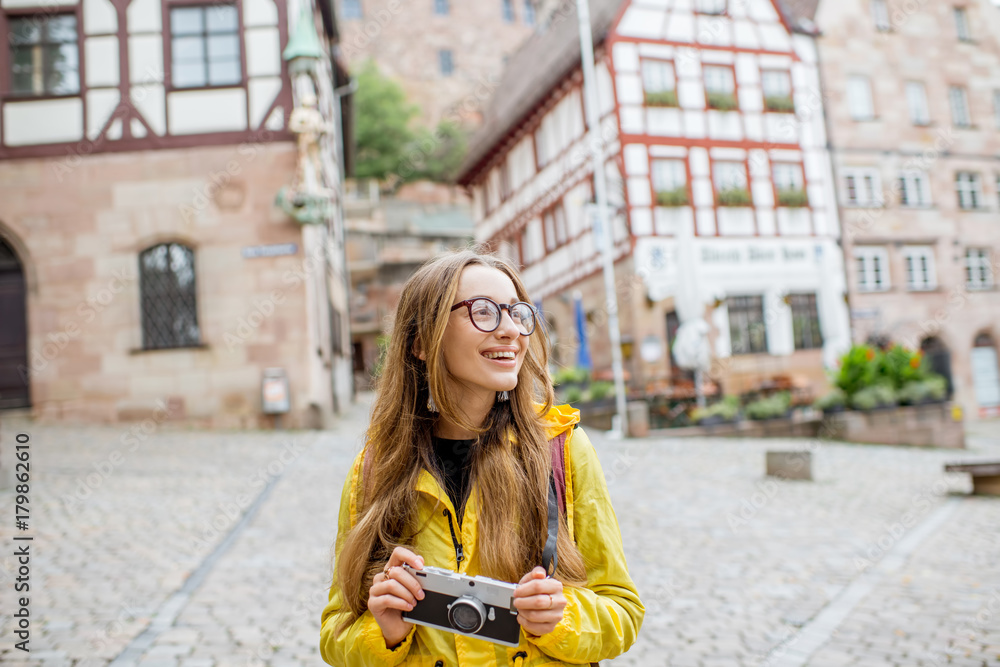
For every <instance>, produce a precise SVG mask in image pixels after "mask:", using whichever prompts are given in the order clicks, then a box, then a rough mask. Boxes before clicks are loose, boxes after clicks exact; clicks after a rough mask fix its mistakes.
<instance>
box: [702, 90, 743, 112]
mask: <svg viewBox="0 0 1000 667" xmlns="http://www.w3.org/2000/svg"><path fill="white" fill-rule="evenodd" d="M707 98H708V108H709V109H718V110H719V111H733V110H735V109H738V108H739V104H737V102H736V95H734V94H733V93H709V94H708V95H707Z"/></svg>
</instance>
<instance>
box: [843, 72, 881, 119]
mask: <svg viewBox="0 0 1000 667" xmlns="http://www.w3.org/2000/svg"><path fill="white" fill-rule="evenodd" d="M847 104H848V106H849V107H850V110H851V118H852V119H854V120H871V119H872V118H874V117H875V105H874V104H873V102H872V85H871V81H869V79H868V77H867V76H863V75H860V74H855V75H854V76H851V77H850V78H848V79H847Z"/></svg>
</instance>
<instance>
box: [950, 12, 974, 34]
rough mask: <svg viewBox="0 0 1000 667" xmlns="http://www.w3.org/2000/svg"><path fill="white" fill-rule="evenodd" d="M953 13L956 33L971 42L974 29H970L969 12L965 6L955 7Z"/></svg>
mask: <svg viewBox="0 0 1000 667" xmlns="http://www.w3.org/2000/svg"><path fill="white" fill-rule="evenodd" d="M953 14H954V17H955V33H956V34H957V35H958V39H959V40H961V41H963V42H971V41H972V31H971V30H970V29H969V12H968V11H967V10H966V9H965V7H955V9H954V12H953Z"/></svg>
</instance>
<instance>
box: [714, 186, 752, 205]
mask: <svg viewBox="0 0 1000 667" xmlns="http://www.w3.org/2000/svg"><path fill="white" fill-rule="evenodd" d="M717 199H718V202H719V206H749V205H750V191H749V190H747V189H746V188H729V189H727V190H719V195H718V197H717Z"/></svg>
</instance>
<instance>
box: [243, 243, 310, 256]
mask: <svg viewBox="0 0 1000 667" xmlns="http://www.w3.org/2000/svg"><path fill="white" fill-rule="evenodd" d="M298 251H299V246H298V245H296V244H295V243H276V244H273V245H252V246H247V247H246V248H243V259H256V258H258V257H280V256H282V255H294V254H295V253H297V252H298Z"/></svg>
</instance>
